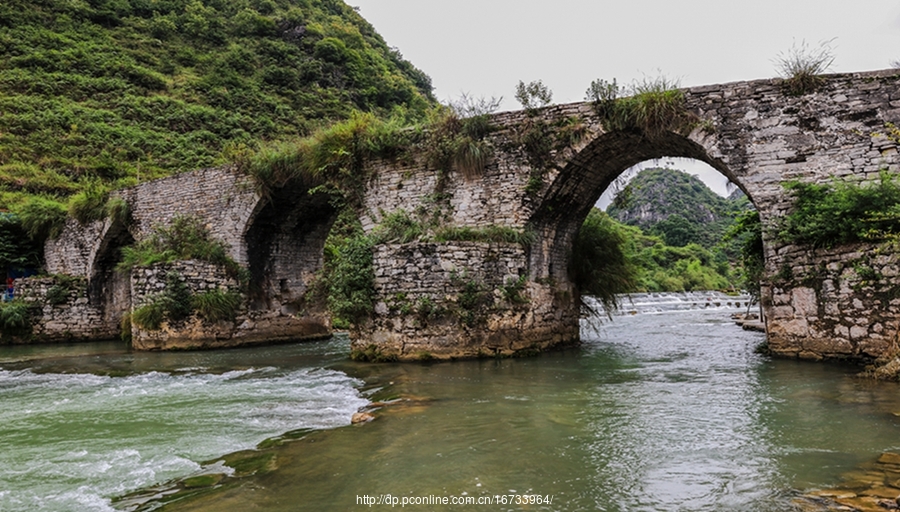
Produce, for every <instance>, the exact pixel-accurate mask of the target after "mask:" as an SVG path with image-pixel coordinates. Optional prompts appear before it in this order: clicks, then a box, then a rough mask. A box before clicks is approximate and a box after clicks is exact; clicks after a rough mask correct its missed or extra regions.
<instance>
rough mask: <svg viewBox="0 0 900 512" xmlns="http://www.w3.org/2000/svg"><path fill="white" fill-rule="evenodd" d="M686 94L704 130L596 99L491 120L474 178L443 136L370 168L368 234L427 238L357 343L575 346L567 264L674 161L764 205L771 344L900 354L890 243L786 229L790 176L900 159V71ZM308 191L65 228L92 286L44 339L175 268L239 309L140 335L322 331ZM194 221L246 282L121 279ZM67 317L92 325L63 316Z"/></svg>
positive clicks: (363, 353) (191, 191)
mask: <svg viewBox="0 0 900 512" xmlns="http://www.w3.org/2000/svg"><path fill="white" fill-rule="evenodd" d="M683 92H684V97H685V107H686V109H687V111H688V112H690V114H691V118H692V119H693V120H694V122H692V123H691V125H690V126H691V127H692V128H691V129H690V130H684V129H683V128H684V126H683V125H682V126H681V127H680V128H679V129H677V130H674V131H669V130H661V132H660V133H654V134H653V135H652V136H651V135H648V134H647V133H645V132H643V131H641V130H639V129H624V130H622V129H619V130H614V131H608V130H606V129H605V128H604V125H603V122H602V119H601V117H600V114H599V113H598V110H597V109H595V108H594V106H593V105H591V104H590V103H576V104H568V105H557V106H551V107H546V108H542V109H537V110H527V111H520V112H508V113H501V114H496V115H493V116H490V119H489V122H488V125H489V129H487V130H485V134H484V135H483V138H481V139H479V140H477V141H472V142H473V144H477V145H478V147H479V154H480V155H482V157H483V160H484V161H483V163H484V165H483V166H481V165H478V166H475V168H473V167H472V166H469V168H468V169H467V171H468V172H466V173H461V172H457V171H456V170H454V169H452V168H450V169H447V168H444V169H441V170H436V169H435V166H434V165H433V162H435V158H432V156H433V155H429V152H430V151H431V150H430V149H429V148H428V147H420V148H417V150H416V151H411V152H408V153H407V154H406V155H405V156H403V157H398V158H394V159H385V160H378V161H370V162H368V163H367V164H366V165H367V166H368V169H367V170H368V173H367V174H368V175H369V176H370V178H369V179H368V181H367V183H366V187H365V190H364V191H363V193H362V200H361V202H360V205H359V211H358V213H359V217H360V219H361V221H362V223H363V228H364V229H365V230H366V231H367V232H368V233H373V232H376V231H377V230H378V229H379V226H383V225H385V224H386V223H389V222H390V221H391V219H396V218H398V216H399V217H402V218H405V219H406V220H407V222H412V223H415V224H417V225H418V227H419V228H420V232H421V233H422V235H421V236H419V237H417V238H416V240H415V241H412V242H409V243H382V244H378V245H376V246H375V248H374V256H373V268H374V281H373V284H372V291H373V293H374V299H375V300H374V302H373V304H374V307H373V309H372V311H371V312H370V315H369V317H368V318H367V319H364V320H363V321H361V322H360V323H359V324H358V325H357V326H356V327H355V329H354V330H353V331H352V333H351V336H352V345H353V350H354V353H355V355H357V356H359V357H364V358H368V359H373V360H395V359H400V360H414V359H419V360H427V359H448V358H457V357H478V356H493V355H513V354H523V353H531V352H534V351H539V350H544V349H547V348H550V347H555V346H564V345H568V344H571V343H576V342H577V341H578V336H579V306H578V305H579V302H580V300H579V295H578V290H577V288H576V287H575V285H574V284H573V283H572V281H571V279H570V277H569V274H568V266H569V256H570V252H571V247H572V242H573V239H574V236H575V234H576V232H577V230H578V228H579V226H580V225H581V224H582V222H583V221H584V219H585V217H586V216H587V214H588V212H589V211H590V209H591V208H592V207H593V205H594V204H595V203H596V201H597V199H598V198H599V196H600V195H601V194H602V192H603V191H604V190H605V189H606V188H607V187H608V186H609V185H610V184H611V183H612V182H613V181H614V180H615V179H616V178H617V177H618V176H619V175H620V174H621V173H622V172H624V171H625V170H626V169H628V168H629V167H631V166H633V165H635V164H637V163H640V162H642V161H646V160H651V159H656V158H662V157H687V158H693V159H697V160H701V161H704V162H706V163H708V164H710V165H711V166H713V167H714V168H716V169H718V170H719V171H720V172H722V174H724V175H725V176H726V177H728V178H729V179H730V180H731V181H732V182H733V183H734V184H736V185H737V186H738V187H739V188H740V189H741V190H742V191H743V192H745V193H746V194H747V196H748V197H749V198H750V200H751V201H752V202H753V203H754V205H755V206H756V208H757V209H758V211H759V213H760V218H761V220H762V223H763V226H764V250H765V259H766V274H767V275H766V277H765V280H764V286H763V289H762V301H763V309H764V313H765V322H766V330H767V334H768V339H769V345H770V347H771V348H772V350H773V351H774V352H775V353H778V354H782V355H787V356H798V357H804V358H846V359H858V360H865V359H872V358H876V357H879V356H883V355H886V353H888V352H890V351H892V350H894V349H895V348H896V340H897V336H898V332H900V276H898V274H900V271H898V263H897V255H896V251H895V250H892V248H891V247H889V246H886V245H876V244H863V245H853V246H843V247H836V248H831V249H828V250H823V249H817V248H813V247H805V246H797V245H791V244H788V243H785V242H783V241H781V240H780V239H778V238H777V237H776V236H775V235H774V232H775V231H776V230H775V227H776V226H777V224H778V220H779V219H780V218H781V217H782V216H783V215H784V214H785V213H786V212H788V211H789V210H790V209H791V208H792V201H793V199H792V197H791V196H790V194H789V193H787V192H786V190H785V188H784V186H783V185H784V184H785V183H786V182H790V181H799V182H804V183H827V182H830V181H831V180H845V181H857V182H859V181H864V180H875V179H877V178H878V177H879V175H880V173H881V172H885V171H886V172H889V173H896V172H897V171H898V164H900V157H898V151H897V146H898V141H897V139H898V137H897V132H896V128H895V127H894V126H895V124H896V123H898V122H900V76H898V71H897V70H886V71H878V72H866V73H853V74H839V75H828V76H825V77H823V81H822V83H821V84H820V85H819V86H818V87H817V88H816V89H815V90H813V91H809V92H807V93H804V94H793V93H791V92H790V91H789V89H788V88H787V87H786V86H785V83H784V81H783V80H781V79H772V80H759V81H749V82H736V83H729V84H722V85H710V86H703V87H694V88H690V89H685V90H684V91H683ZM444 167H446V166H444ZM482 167H483V168H482ZM308 192H309V190H308V188H304V187H302V186H299V185H297V186H293V187H292V188H290V189H282V190H276V191H273V192H272V193H271V195H270V196H267V197H266V198H265V200H264V199H263V198H262V197H260V195H259V194H258V193H257V192H256V191H255V189H254V187H253V185H252V183H251V182H250V181H249V180H248V179H247V178H246V177H243V176H241V175H240V174H238V173H237V172H235V171H234V170H233V169H230V168H221V169H207V170H201V171H196V172H191V173H185V174H181V175H178V176H174V177H171V178H167V179H163V180H158V181H154V182H150V183H146V184H143V185H141V186H139V187H135V188H133V189H129V190H125V191H122V192H121V193H120V196H121V197H122V198H124V199H126V200H127V201H128V203H129V204H130V205H131V211H132V220H131V222H129V223H125V224H123V225H116V224H115V223H114V222H113V221H111V220H105V221H99V222H95V223H93V224H90V225H87V226H82V225H79V224H78V223H77V222H75V221H74V220H70V221H69V223H68V224H67V226H66V229H65V231H64V232H63V235H62V236H61V237H60V238H59V239H57V240H54V241H51V242H48V245H47V249H46V253H47V255H46V256H47V266H48V270H49V271H50V272H51V273H56V274H66V275H70V276H77V277H78V278H80V279H81V280H82V281H83V283H84V285H83V287H84V290H83V291H81V292H76V291H72V292H71V293H70V295H67V296H66V297H68V298H67V299H65V301H68V302H65V301H64V302H65V303H64V304H63V303H61V304H60V305H59V306H53V307H57V308H65V307H68V308H69V310H70V311H71V313H65V314H64V313H63V312H62V309H60V310H59V311H58V312H57V313H58V314H57V313H54V312H53V311H51V309H52V308H50V306H49V305H46V302H45V306H44V307H43V311H44V313H43V317H42V318H43V320H41V321H38V323H39V324H40V328H38V329H36V331H35V332H36V333H38V334H40V336H45V337H46V338H52V337H53V336H57V337H59V336H60V335H61V333H62V332H64V333H66V335H69V336H71V337H82V338H90V337H94V336H101V335H107V334H108V333H113V332H118V330H119V327H118V321H119V320H120V319H121V318H127V317H128V316H127V315H126V313H129V312H132V311H134V310H135V309H136V308H139V307H141V306H142V305H145V304H147V303H148V301H149V299H148V297H150V298H153V297H154V296H156V295H158V294H160V293H163V291H164V290H165V289H166V287H167V286H169V285H168V284H167V283H169V282H174V279H176V278H175V277H171V276H177V280H178V281H179V282H181V283H182V284H183V285H184V286H185V287H187V288H188V289H189V291H190V293H192V294H195V295H196V294H200V293H203V292H204V290H209V289H211V288H212V289H219V290H224V291H231V292H235V293H240V297H241V300H240V307H239V309H238V311H237V313H236V316H235V317H234V320H233V321H231V320H229V321H225V320H217V321H216V322H218V323H216V322H211V321H210V320H209V318H205V319H204V318H199V317H188V318H184V319H182V320H180V321H179V322H175V323H173V324H172V325H168V324H165V323H164V324H163V325H161V326H160V328H159V329H157V330H154V331H152V332H145V331H146V330H141V329H140V328H138V327H137V326H136V325H134V324H133V323H132V329H133V337H134V339H135V346H136V347H138V348H159V349H164V348H186V347H200V346H222V345H229V344H244V343H250V342H257V341H263V340H272V339H302V338H305V337H315V336H321V335H327V334H328V332H330V329H329V322H328V319H327V315H325V314H324V311H323V308H322V307H321V306H320V305H316V304H308V303H306V302H304V300H303V297H304V296H305V295H306V290H307V289H308V288H309V285H310V283H311V280H312V279H313V276H314V275H315V272H316V271H317V270H318V269H319V268H320V267H321V265H322V249H323V244H324V239H325V236H326V234H327V233H328V231H329V229H330V226H331V224H332V223H333V221H334V219H335V215H336V212H335V211H334V209H333V208H332V207H331V206H330V204H329V202H328V200H327V197H322V196H320V195H310V194H309V193H308ZM179 214H181V215H192V216H196V217H198V218H199V219H201V221H202V222H203V223H204V224H205V225H207V226H208V227H209V228H210V230H211V232H212V233H213V235H214V236H215V237H217V238H218V239H219V240H221V241H223V242H224V243H225V244H226V245H227V246H228V247H229V250H230V253H231V256H232V258H233V259H234V260H235V261H236V262H237V263H238V264H239V265H240V266H241V267H242V268H243V269H244V271H243V272H244V273H245V274H246V275H245V276H244V282H245V285H241V286H239V285H238V284H237V281H236V280H235V277H234V276H230V275H228V273H227V272H225V271H224V269H219V268H212V267H209V266H208V265H205V264H201V263H199V262H183V263H178V264H175V265H172V266H169V267H166V268H162V267H160V268H156V267H151V268H138V269H135V270H134V271H133V272H132V273H131V274H130V275H124V276H123V275H121V274H119V273H116V272H115V271H114V270H113V269H114V267H115V265H116V263H117V261H118V258H119V257H118V254H119V252H118V251H119V249H120V248H121V247H123V246H125V245H128V244H130V243H133V241H135V240H141V239H142V238H143V237H145V236H147V235H148V233H149V232H150V230H151V228H152V227H153V226H154V225H165V224H166V223H167V222H169V221H170V220H171V219H172V218H173V217H174V216H175V215H179ZM498 233H500V234H501V235H502V236H497V234H498ZM496 240H505V241H504V242H498V241H496ZM24 286H26V287H27V286H30V285H28V284H27V283H26V284H25V285H24ZM42 287H43V288H42ZM49 287H52V285H47V284H46V283H44V284H37V283H36V284H35V285H34V286H33V287H32V288H33V289H34V290H35V291H34V292H33V293H32V294H31V296H32V297H33V298H32V299H31V300H34V301H36V302H40V301H41V300H43V299H42V298H41V297H40V296H41V293H45V292H41V291H40V290H47V289H49ZM178 287H179V288H180V287H181V285H178ZM54 296H56V297H58V296H59V294H58V293H57V294H55V295H54ZM58 300H61V301H62V300H63V299H58ZM79 301H80V302H79ZM76 302H79V304H78V306H79V308H74V306H75V305H76V304H75V303H76ZM70 303H71V304H70ZM48 311H50V313H48ZM67 314H68V315H70V316H71V317H78V318H80V320H78V321H68V320H66V319H65V318H64V317H66V315H67ZM54 315H55V316H54ZM39 316H40V315H39ZM213 324H215V325H213ZM54 333H55V334H54Z"/></svg>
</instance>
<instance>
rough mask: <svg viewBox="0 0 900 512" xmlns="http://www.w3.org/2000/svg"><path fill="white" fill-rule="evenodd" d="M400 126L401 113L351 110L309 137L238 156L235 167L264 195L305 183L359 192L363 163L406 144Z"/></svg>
mask: <svg viewBox="0 0 900 512" xmlns="http://www.w3.org/2000/svg"><path fill="white" fill-rule="evenodd" d="M404 127H405V123H404V120H403V119H401V118H400V117H392V118H389V119H387V120H383V119H380V118H378V117H376V116H375V115H373V114H371V113H361V112H356V113H354V114H353V115H352V116H351V117H350V119H348V120H346V121H341V122H339V123H335V124H333V125H331V126H330V127H328V128H326V129H323V130H319V131H317V132H315V133H314V134H312V135H310V136H309V137H306V138H303V139H299V140H294V141H289V142H278V143H273V144H271V145H267V146H263V147H261V148H260V149H259V150H257V151H254V152H244V153H243V154H239V155H237V165H238V168H239V169H241V170H243V171H244V172H246V173H247V174H249V175H250V176H251V177H252V178H253V179H254V181H255V183H256V186H257V190H258V191H259V193H260V194H261V195H263V196H270V195H271V193H272V191H273V189H276V188H280V187H283V186H285V185H287V184H288V183H300V184H307V185H308V186H309V188H312V187H315V186H318V185H322V184H329V185H331V186H333V187H336V188H337V189H338V190H341V191H343V192H345V193H346V192H356V193H358V192H360V189H361V187H362V184H363V183H364V181H365V178H366V175H365V167H364V164H365V162H366V161H367V160H368V159H370V158H372V157H376V156H387V155H390V154H392V153H396V152H398V151H399V150H400V149H401V148H403V147H405V146H407V145H408V144H409V133H408V130H404Z"/></svg>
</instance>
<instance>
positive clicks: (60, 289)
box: [46, 284, 69, 306]
mask: <svg viewBox="0 0 900 512" xmlns="http://www.w3.org/2000/svg"><path fill="white" fill-rule="evenodd" d="M46 299H47V303H48V304H50V305H51V306H59V305H61V304H65V303H66V302H68V300H69V288H68V287H67V286H64V285H61V284H55V285H53V286H51V287H50V288H49V289H48V290H47V296H46Z"/></svg>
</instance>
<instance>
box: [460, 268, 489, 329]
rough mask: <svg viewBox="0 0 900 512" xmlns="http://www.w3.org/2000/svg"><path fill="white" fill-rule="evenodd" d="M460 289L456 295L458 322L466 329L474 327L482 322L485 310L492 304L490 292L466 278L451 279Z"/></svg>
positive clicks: (481, 284)
mask: <svg viewBox="0 0 900 512" xmlns="http://www.w3.org/2000/svg"><path fill="white" fill-rule="evenodd" d="M453 281H455V282H456V283H457V285H458V286H459V287H460V291H459V293H458V294H457V295H456V307H457V312H456V313H457V315H458V316H459V321H460V323H461V324H462V325H465V326H466V327H474V326H476V325H478V324H479V323H481V322H482V321H484V319H485V313H486V311H487V309H488V308H489V307H490V306H491V304H492V303H493V299H492V297H491V294H490V292H489V291H488V290H487V289H486V288H485V286H484V284H483V283H481V282H479V281H477V280H475V279H472V278H467V277H466V276H461V277H460V276H457V277H456V278H455V279H453Z"/></svg>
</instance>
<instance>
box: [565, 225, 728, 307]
mask: <svg viewBox="0 0 900 512" xmlns="http://www.w3.org/2000/svg"><path fill="white" fill-rule="evenodd" d="M609 240H611V241H613V243H610V242H609ZM570 265H571V266H570V276H571V277H572V278H573V281H574V282H575V283H576V284H577V286H578V287H579V289H580V290H581V292H582V294H583V295H588V296H594V297H595V298H597V299H598V300H600V302H601V304H603V306H604V309H606V311H607V312H609V311H612V310H613V309H614V308H615V307H616V306H615V303H614V301H615V295H616V294H617V293H630V292H680V291H701V290H722V289H727V288H731V287H732V286H733V285H732V281H731V279H732V278H731V270H730V265H729V261H728V258H727V257H726V255H725V254H724V253H723V252H721V251H718V250H715V251H711V250H708V249H705V248H703V247H701V246H700V245H697V244H694V243H691V244H688V245H686V246H684V247H672V246H669V245H666V243H665V242H664V241H663V240H662V239H661V238H659V237H657V236H651V235H647V234H645V233H644V232H643V231H641V229H640V228H637V227H634V226H628V225H625V224H621V223H619V222H616V221H615V220H613V219H611V218H609V217H608V216H607V215H605V214H603V213H602V212H600V211H599V210H594V211H592V212H591V213H590V214H589V215H588V218H587V219H586V221H585V226H583V227H582V229H581V230H580V231H579V234H578V235H577V238H576V242H575V244H574V245H573V251H572V260H571V263H570ZM576 276H579V277H576ZM604 301H606V302H604Z"/></svg>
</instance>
